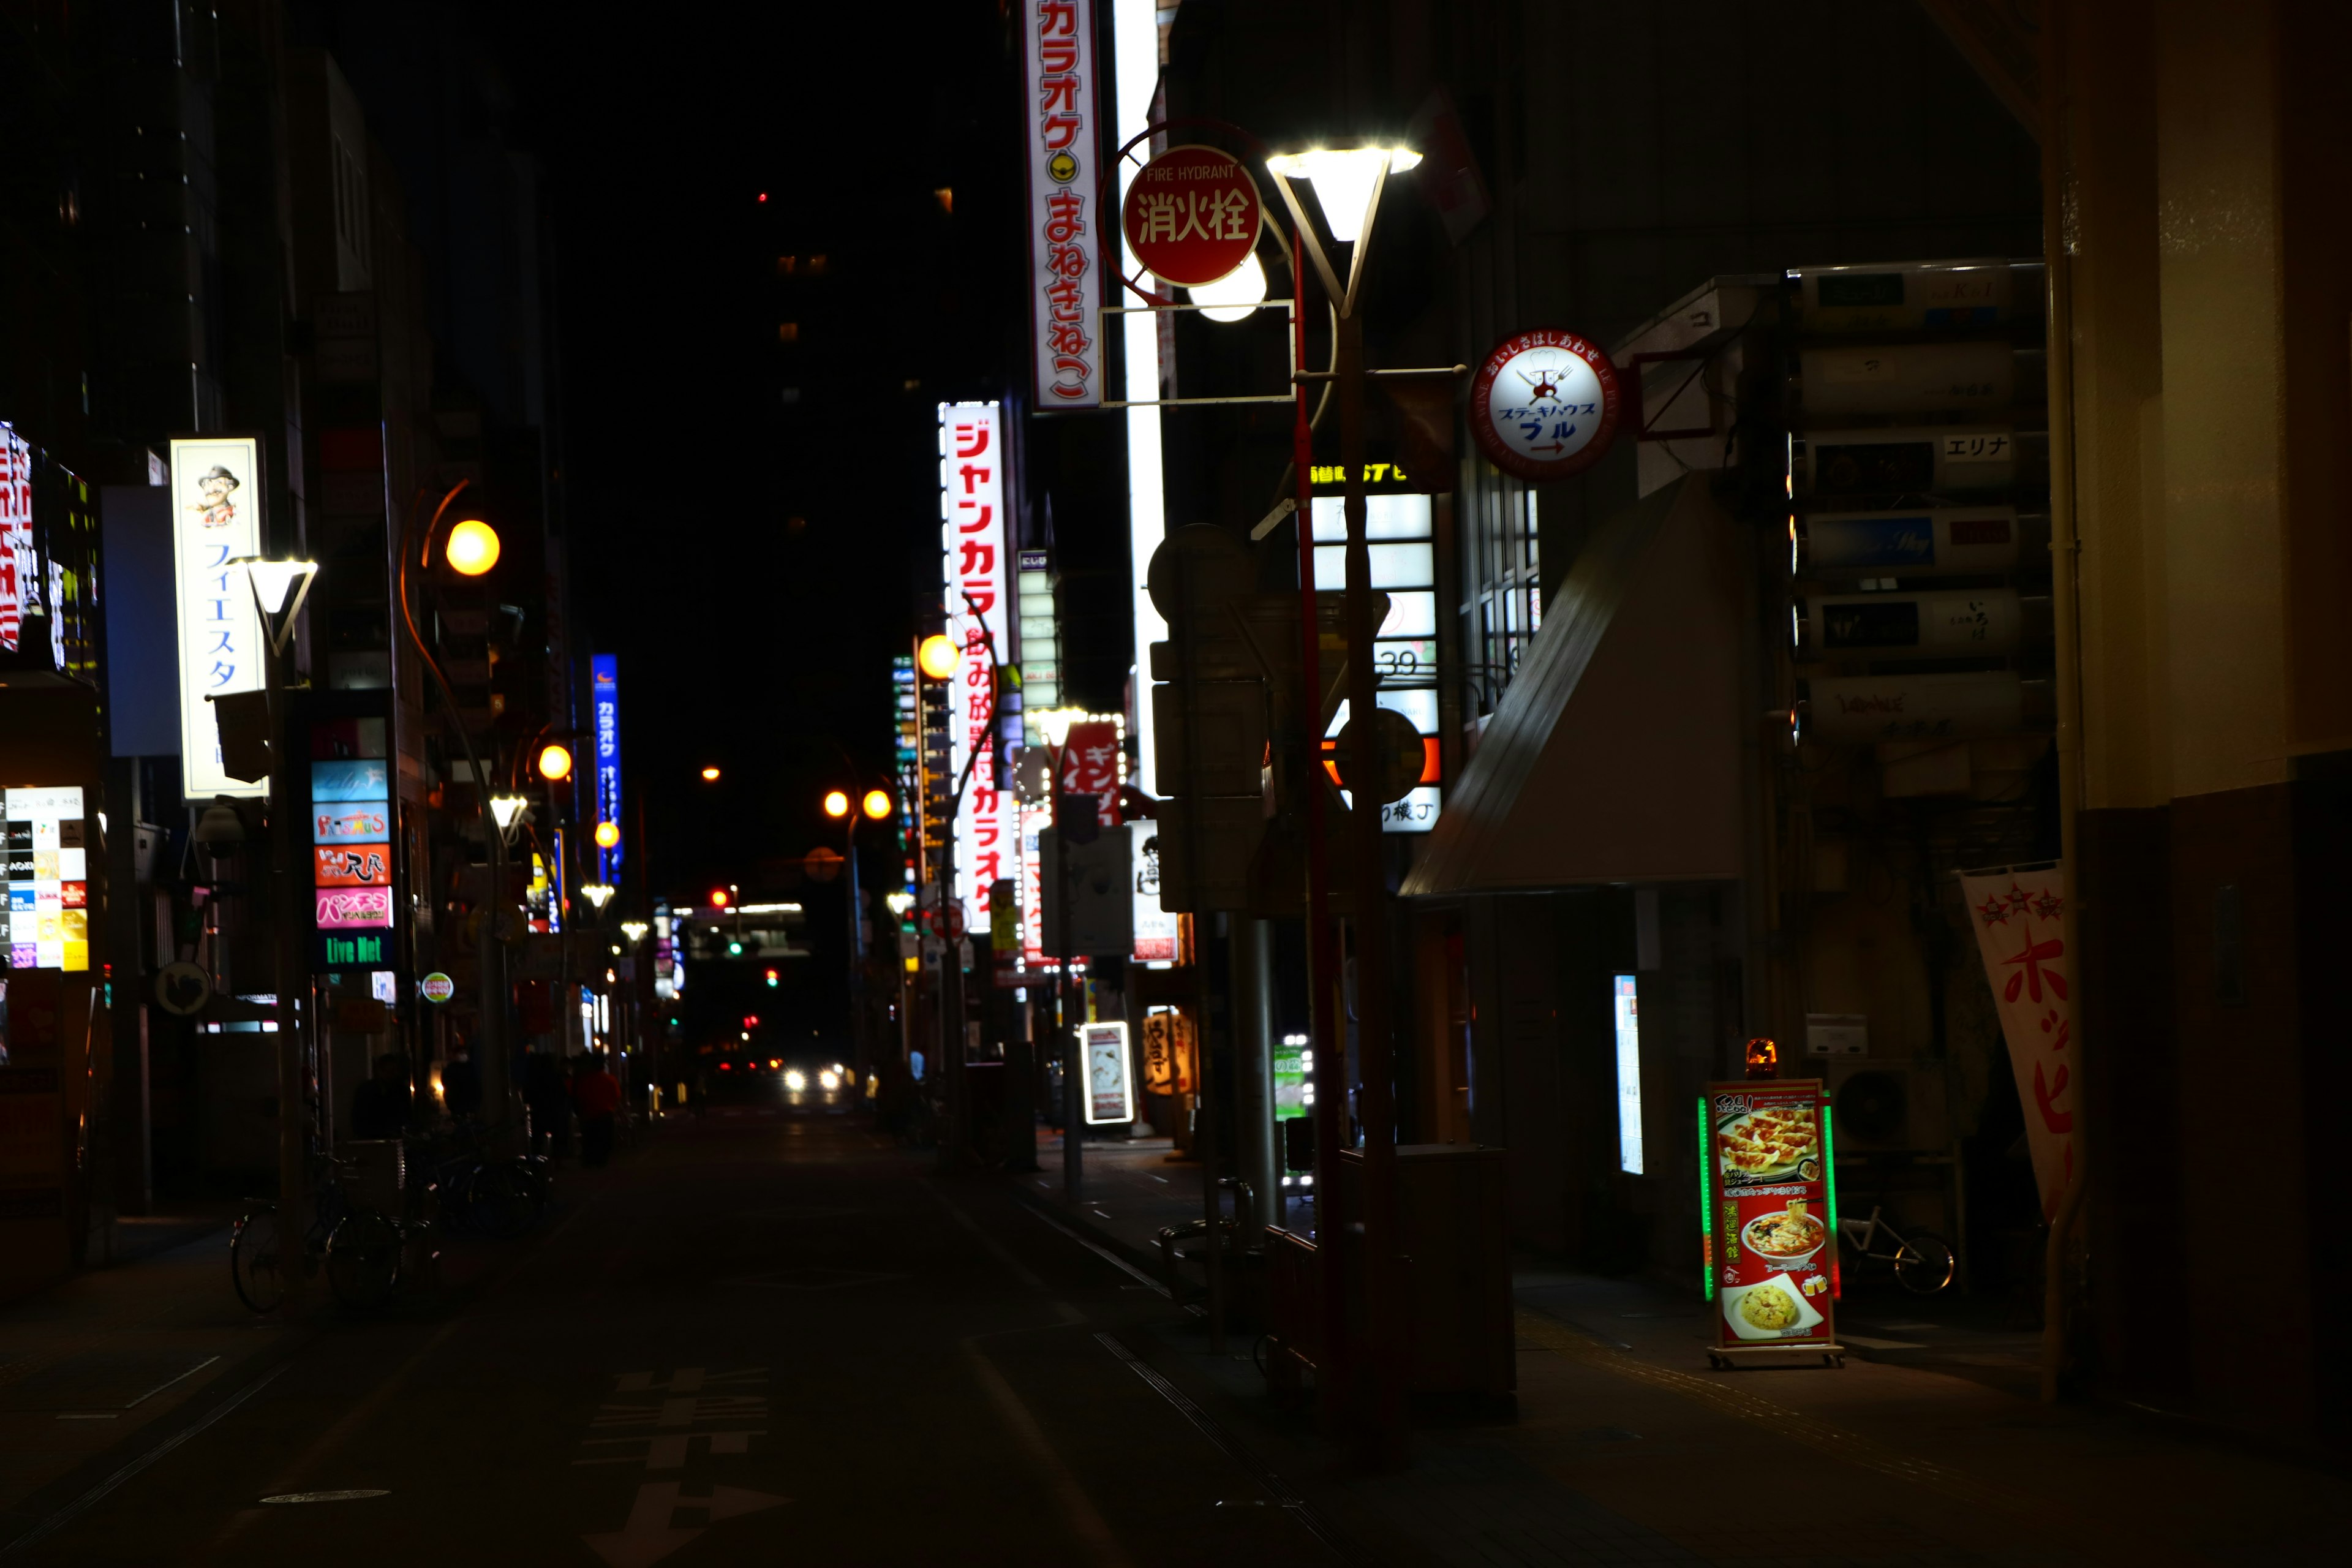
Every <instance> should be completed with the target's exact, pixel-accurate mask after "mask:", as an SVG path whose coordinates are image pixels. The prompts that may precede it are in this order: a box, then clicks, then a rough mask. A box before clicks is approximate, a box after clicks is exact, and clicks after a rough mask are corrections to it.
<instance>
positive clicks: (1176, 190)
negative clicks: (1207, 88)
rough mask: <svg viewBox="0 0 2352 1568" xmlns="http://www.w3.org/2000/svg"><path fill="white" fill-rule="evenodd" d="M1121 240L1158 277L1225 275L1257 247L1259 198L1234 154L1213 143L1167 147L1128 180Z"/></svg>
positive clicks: (1188, 284) (1178, 280) (1199, 279)
mask: <svg viewBox="0 0 2352 1568" xmlns="http://www.w3.org/2000/svg"><path fill="white" fill-rule="evenodd" d="M1119 222H1120V224H1121V225H1122V226H1123V227H1124V229H1125V232H1126V235H1127V244H1128V248H1129V249H1130V250H1132V251H1134V252H1135V255H1136V258H1137V259H1138V260H1139V261H1141V262H1142V263H1143V265H1144V267H1145V268H1147V269H1148V270H1149V271H1150V273H1151V274H1152V276H1154V277H1156V278H1158V279H1160V280H1161V281H1162V282H1165V283H1173V284H1175V285H1177V286H1178V287H1179V288H1184V289H1192V288H1197V287H1199V286H1200V285H1202V284H1203V283H1214V282H1215V281H1217V280H1218V279H1221V278H1226V277H1230V276H1231V275H1232V274H1233V271H1234V268H1238V267H1239V266H1241V264H1242V263H1243V262H1244V261H1247V260H1248V259H1249V255H1250V252H1251V251H1252V250H1254V249H1255V248H1256V247H1257V237H1258V231H1259V230H1260V229H1261V228H1263V227H1265V203H1264V202H1263V201H1262V200H1261V199H1260V198H1259V196H1258V192H1257V182H1256V181H1255V180H1253V179H1251V178H1250V174H1249V170H1247V169H1246V168H1244V167H1243V166H1242V162H1241V160H1240V159H1238V158H1236V157H1234V155H1233V154H1232V153H1221V152H1219V151H1218V150H1217V149H1216V148H1214V147H1171V148H1169V149H1168V151H1166V152H1165V153H1160V156H1158V157H1157V158H1154V159H1152V160H1151V162H1150V163H1146V164H1145V165H1144V166H1143V168H1142V170H1141V172H1140V173H1139V174H1137V175H1136V176H1135V179H1134V180H1133V182H1132V183H1130V184H1129V185H1128V187H1127V205H1125V206H1124V207H1122V208H1121V209H1120V211H1119Z"/></svg>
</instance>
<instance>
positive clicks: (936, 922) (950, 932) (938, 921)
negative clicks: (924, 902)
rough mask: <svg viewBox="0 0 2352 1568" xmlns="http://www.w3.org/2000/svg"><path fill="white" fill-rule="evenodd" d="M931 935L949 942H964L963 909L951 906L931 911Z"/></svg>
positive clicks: (958, 905)
mask: <svg viewBox="0 0 2352 1568" xmlns="http://www.w3.org/2000/svg"><path fill="white" fill-rule="evenodd" d="M931 934H932V935H933V936H936V937H939V938H941V939H942V940H944V941H947V942H961V941H962V940H963V908H962V906H961V905H960V904H949V905H948V906H946V907H945V908H944V909H937V910H932V911H931Z"/></svg>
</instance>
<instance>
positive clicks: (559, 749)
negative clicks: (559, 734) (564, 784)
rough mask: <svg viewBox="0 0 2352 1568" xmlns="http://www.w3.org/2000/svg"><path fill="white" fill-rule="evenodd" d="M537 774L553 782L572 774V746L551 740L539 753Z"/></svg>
mask: <svg viewBox="0 0 2352 1568" xmlns="http://www.w3.org/2000/svg"><path fill="white" fill-rule="evenodd" d="M539 776H540V777H541V778H543V779H545V780H546V781H547V782H548V783H550V784H553V783H555V782H556V781H557V780H558V779H568V778H570V777H571V776H572V748H571V747H569V746H560V745H557V744H555V743H554V742H549V743H548V745H547V746H546V747H545V748H543V749H542V750H541V752H540V753H539Z"/></svg>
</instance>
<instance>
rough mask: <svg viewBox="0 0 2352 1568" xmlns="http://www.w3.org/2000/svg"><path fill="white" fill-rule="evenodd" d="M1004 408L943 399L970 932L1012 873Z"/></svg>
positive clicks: (961, 879) (945, 520) (956, 737)
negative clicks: (993, 891) (997, 717)
mask: <svg viewBox="0 0 2352 1568" xmlns="http://www.w3.org/2000/svg"><path fill="white" fill-rule="evenodd" d="M1003 437H1004V430H1003V407H1002V406H1001V405H997V404H994V403H942V404H940V520H941V521H940V547H941V550H942V552H943V554H942V557H941V564H942V566H943V568H944V583H945V587H946V590H947V612H948V627H949V634H948V635H949V636H950V637H953V638H954V639H955V640H956V641H957V642H958V643H959V644H961V647H962V650H963V651H962V658H961V662H960V663H959V665H958V667H957V669H956V673H955V675H954V677H953V678H952V681H951V689H950V692H949V694H948V721H949V749H948V776H949V777H950V778H952V779H961V778H963V777H964V776H965V775H964V766H965V763H967V762H968V761H970V760H971V757H972V755H973V753H974V752H978V753H979V760H978V761H977V762H976V763H971V783H970V784H966V785H965V786H964V792H963V804H962V806H961V809H960V810H959V811H958V812H957V814H956V822H955V874H956V896H957V898H958V900H960V901H961V903H962V905H963V910H964V923H965V926H966V928H967V929H969V930H974V931H980V930H986V929H987V928H988V925H989V918H988V901H989V900H988V895H989V889H990V888H991V887H992V885H993V884H994V883H995V882H996V880H997V879H999V878H1001V877H1011V876H1012V875H1013V864H1014V862H1015V860H1016V858H1017V847H1018V842H1019V840H1018V837H1017V834H1018V813H1017V808H1016V805H1015V803H1014V800H1013V791H1012V788H1011V787H1010V784H1011V781H1009V780H1007V779H1004V778H1003V777H1002V776H1001V775H1000V773H999V764H1000V763H1002V761H1003V759H1002V758H1001V757H1000V756H999V754H998V752H999V747H998V745H997V736H996V731H994V730H993V729H992V727H991V725H990V722H989V721H990V719H991V718H992V715H993V714H994V712H995V707H996V669H997V666H998V665H999V664H1001V663H1003V662H1004V661H1005V660H1006V659H1007V658H1011V656H1012V649H1011V647H1010V646H1009V643H1008V634H1009V632H1010V629H1011V619H1012V605H1013V595H1012V593H1011V592H1010V589H1011V587H1012V584H1013V563H1012V562H1011V561H1010V560H1008V559H1007V558H1006V555H1005V550H1004V479H1005V474H1004V458H1005V453H1004V438H1003Z"/></svg>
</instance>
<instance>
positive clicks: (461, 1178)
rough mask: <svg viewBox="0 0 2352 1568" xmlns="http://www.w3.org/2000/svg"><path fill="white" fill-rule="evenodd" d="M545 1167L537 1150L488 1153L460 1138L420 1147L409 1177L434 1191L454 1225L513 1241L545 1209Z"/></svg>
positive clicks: (445, 1215) (413, 1181) (546, 1188)
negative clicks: (506, 1154) (504, 1154)
mask: <svg viewBox="0 0 2352 1568" xmlns="http://www.w3.org/2000/svg"><path fill="white" fill-rule="evenodd" d="M547 1166H548V1163H547V1161H546V1159H545V1158H543V1157H542V1156H540V1155H536V1154H522V1155H516V1156H513V1157H511V1158H504V1159H500V1158H486V1157H484V1156H483V1155H481V1154H479V1153H478V1152H474V1151H473V1150H472V1149H470V1148H468V1147H467V1146H466V1145H465V1143H464V1142H457V1143H453V1144H448V1145H445V1146H443V1147H441V1148H439V1149H431V1148H427V1149H425V1150H423V1151H420V1152H419V1156H418V1158H417V1160H416V1162H415V1164H414V1165H412V1166H411V1168H410V1177H409V1180H410V1184H411V1185H412V1187H414V1186H416V1185H418V1184H430V1185H431V1186H433V1187H435V1188H436V1189H437V1190H438V1193H439V1201H440V1212H441V1215H442V1216H443V1217H444V1218H445V1219H446V1221H447V1222H448V1224H449V1225H450V1226H451V1227H452V1228H456V1227H458V1226H463V1227H464V1228H465V1229H467V1230H470V1231H472V1232H473V1233H474V1234H475V1235H477V1236H486V1237H490V1238H491V1239H493V1240H496V1241H512V1240H513V1239H514V1238H515V1237H519V1236H521V1235H522V1234H523V1233H524V1232H526V1231H528V1230H530V1227H531V1226H534V1225H537V1224H538V1223H539V1220H540V1216H541V1215H543V1214H545V1213H546V1212H547V1198H548V1186H549V1178H548V1169H547Z"/></svg>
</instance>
